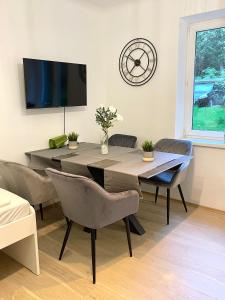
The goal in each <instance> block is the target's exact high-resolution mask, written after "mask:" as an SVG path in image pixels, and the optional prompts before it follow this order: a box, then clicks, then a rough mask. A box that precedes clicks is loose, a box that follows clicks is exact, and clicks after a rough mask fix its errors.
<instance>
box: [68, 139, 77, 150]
mask: <svg viewBox="0 0 225 300" xmlns="http://www.w3.org/2000/svg"><path fill="white" fill-rule="evenodd" d="M77 147H78V145H77V141H69V144H68V148H69V149H70V150H75V149H77Z"/></svg>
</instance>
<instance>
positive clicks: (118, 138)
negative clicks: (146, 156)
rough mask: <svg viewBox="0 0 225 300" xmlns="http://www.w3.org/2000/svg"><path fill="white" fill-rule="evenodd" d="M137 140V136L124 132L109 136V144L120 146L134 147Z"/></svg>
mask: <svg viewBox="0 0 225 300" xmlns="http://www.w3.org/2000/svg"><path fill="white" fill-rule="evenodd" d="M136 142H137V137H136V136H133V135H126V134H114V135H112V136H111V137H110V138H109V145H110V146H120V147H128V148H134V147H135V144H136Z"/></svg>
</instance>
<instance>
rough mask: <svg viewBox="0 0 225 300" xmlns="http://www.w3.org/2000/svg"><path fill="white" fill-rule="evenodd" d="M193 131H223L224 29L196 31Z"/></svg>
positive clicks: (224, 95)
mask: <svg viewBox="0 0 225 300" xmlns="http://www.w3.org/2000/svg"><path fill="white" fill-rule="evenodd" d="M192 130H202V131H217V132H221V131H225V27H221V28H215V29H209V30H204V31H197V32H196V39H195V69H194V89H193V112H192Z"/></svg>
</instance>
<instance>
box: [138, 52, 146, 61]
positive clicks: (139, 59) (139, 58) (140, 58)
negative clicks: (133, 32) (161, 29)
mask: <svg viewBox="0 0 225 300" xmlns="http://www.w3.org/2000/svg"><path fill="white" fill-rule="evenodd" d="M144 54H145V51H143V53H142V54H141V56H140V58H139V60H140V59H141V58H142V56H143V55H144Z"/></svg>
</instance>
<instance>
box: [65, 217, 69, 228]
mask: <svg viewBox="0 0 225 300" xmlns="http://www.w3.org/2000/svg"><path fill="white" fill-rule="evenodd" d="M65 219H66V223H67V226H69V223H70V220H69V218H68V217H65Z"/></svg>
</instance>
